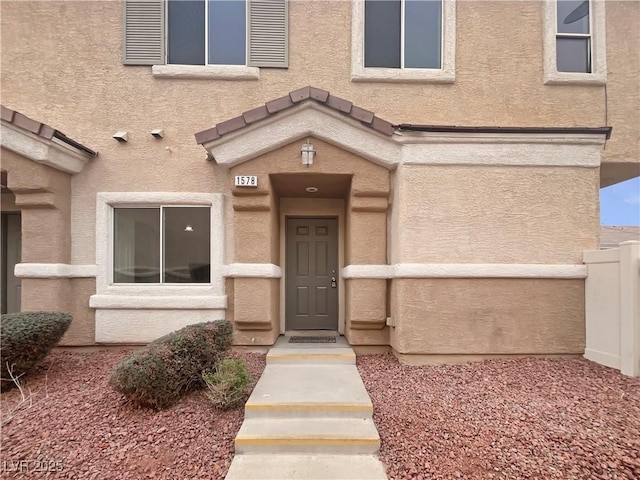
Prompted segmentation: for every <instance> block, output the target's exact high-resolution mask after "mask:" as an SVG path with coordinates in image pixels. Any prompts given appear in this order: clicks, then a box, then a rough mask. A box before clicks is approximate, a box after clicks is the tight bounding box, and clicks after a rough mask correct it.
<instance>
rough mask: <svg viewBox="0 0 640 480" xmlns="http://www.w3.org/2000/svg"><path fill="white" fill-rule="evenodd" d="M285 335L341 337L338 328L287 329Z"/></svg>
mask: <svg viewBox="0 0 640 480" xmlns="http://www.w3.org/2000/svg"><path fill="white" fill-rule="evenodd" d="M284 336H285V337H296V336H304V337H340V336H341V335H340V333H338V331H337V330H287V331H285V332H284Z"/></svg>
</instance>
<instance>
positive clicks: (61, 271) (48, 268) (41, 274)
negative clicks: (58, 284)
mask: <svg viewBox="0 0 640 480" xmlns="http://www.w3.org/2000/svg"><path fill="white" fill-rule="evenodd" d="M97 272H98V267H97V266H96V265H69V264H66V263H18V264H17V265H16V268H15V276H16V277H18V278H89V277H95V276H96V275H97Z"/></svg>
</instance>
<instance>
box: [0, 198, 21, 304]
mask: <svg viewBox="0 0 640 480" xmlns="http://www.w3.org/2000/svg"><path fill="white" fill-rule="evenodd" d="M9 217H17V218H18V219H19V220H18V222H19V224H20V226H21V225H22V212H21V211H19V210H18V211H7V212H2V214H1V215H0V223H1V225H0V242H1V243H2V248H1V251H2V255H1V256H2V258H0V268H1V270H2V271H1V272H0V286H1V289H2V291H1V292H0V297H2V309H1V310H2V313H13V312H9V311H8V310H9V299H8V297H9V295H8V294H9V290H8V281H9V271H8V270H7V267H8V263H9V262H8V260H9V259H8V255H9V253H8V252H9V248H8V247H9ZM17 234H18V236H19V241H20V245H22V228H20V231H18V232H17ZM19 255H20V259H18V263H20V261H21V258H22V247H21V249H20V252H19ZM14 278H15V277H14ZM18 283H19V284H21V283H22V282H20V281H19V279H18ZM17 302H18V306H19V309H18V312H19V311H21V304H22V298H21V295H19V296H18V298H17Z"/></svg>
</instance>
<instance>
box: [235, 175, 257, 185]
mask: <svg viewBox="0 0 640 480" xmlns="http://www.w3.org/2000/svg"><path fill="white" fill-rule="evenodd" d="M257 186H258V176H257V175H236V187H257Z"/></svg>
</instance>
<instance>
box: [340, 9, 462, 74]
mask: <svg viewBox="0 0 640 480" xmlns="http://www.w3.org/2000/svg"><path fill="white" fill-rule="evenodd" d="M352 22H353V24H352V58H351V61H352V65H351V79H352V80H354V81H383V82H394V81H399V82H407V81H408V82H441V83H451V82H453V81H454V79H455V0H354V3H353V20H352Z"/></svg>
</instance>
